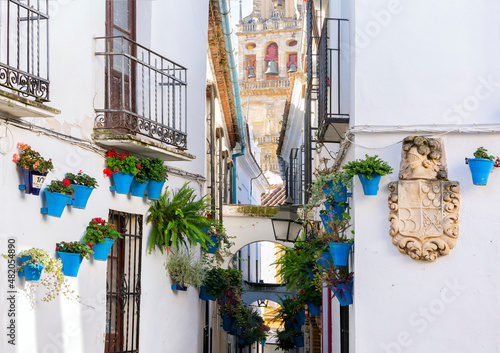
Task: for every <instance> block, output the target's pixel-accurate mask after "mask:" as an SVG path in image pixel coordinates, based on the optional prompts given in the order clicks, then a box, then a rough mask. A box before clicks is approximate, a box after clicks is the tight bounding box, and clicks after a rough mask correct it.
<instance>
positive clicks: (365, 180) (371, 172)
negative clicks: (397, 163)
mask: <svg viewBox="0 0 500 353" xmlns="http://www.w3.org/2000/svg"><path fill="white" fill-rule="evenodd" d="M365 157H366V158H365V159H357V160H355V161H350V162H349V163H347V164H346V165H344V166H343V167H342V168H344V169H345V170H346V171H347V173H348V174H349V176H350V177H351V178H352V177H354V175H356V174H357V175H358V177H359V180H360V181H361V185H362V186H363V191H364V193H365V195H377V192H378V184H379V183H380V177H381V176H383V175H387V174H391V173H392V167H391V166H390V165H389V164H387V162H385V161H383V160H382V159H380V158H378V156H377V155H375V156H372V157H370V156H368V155H365Z"/></svg>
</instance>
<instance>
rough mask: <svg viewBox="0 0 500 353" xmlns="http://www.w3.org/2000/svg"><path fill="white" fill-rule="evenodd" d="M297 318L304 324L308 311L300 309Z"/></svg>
mask: <svg viewBox="0 0 500 353" xmlns="http://www.w3.org/2000/svg"><path fill="white" fill-rule="evenodd" d="M296 318H297V321H298V322H299V323H300V324H301V325H303V324H304V323H305V322H306V311H305V310H301V311H299V315H297V316H296Z"/></svg>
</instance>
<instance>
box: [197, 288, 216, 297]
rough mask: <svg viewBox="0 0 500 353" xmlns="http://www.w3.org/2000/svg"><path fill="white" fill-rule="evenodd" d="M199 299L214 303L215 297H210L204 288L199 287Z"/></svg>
mask: <svg viewBox="0 0 500 353" xmlns="http://www.w3.org/2000/svg"><path fill="white" fill-rule="evenodd" d="M199 297H200V299H201V300H205V301H209V300H212V301H215V297H213V296H212V295H210V294H209V293H208V292H207V291H206V289H205V286H201V287H200V296H199Z"/></svg>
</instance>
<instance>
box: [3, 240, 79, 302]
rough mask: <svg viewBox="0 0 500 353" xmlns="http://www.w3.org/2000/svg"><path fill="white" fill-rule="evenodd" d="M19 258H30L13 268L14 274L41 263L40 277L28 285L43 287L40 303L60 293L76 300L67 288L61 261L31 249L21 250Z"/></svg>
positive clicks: (40, 250) (13, 256) (7, 256)
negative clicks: (37, 280) (43, 293)
mask: <svg viewBox="0 0 500 353" xmlns="http://www.w3.org/2000/svg"><path fill="white" fill-rule="evenodd" d="M1 256H2V257H3V258H6V259H7V258H9V259H14V258H15V257H16V255H14V254H9V255H4V254H2V255H1ZM17 256H18V257H19V258H20V257H21V256H30V257H31V259H30V260H28V261H26V262H22V263H21V265H19V266H17V267H16V268H15V270H16V272H19V271H23V268H24V266H25V265H32V264H35V265H36V264H38V263H39V262H40V261H41V262H42V263H43V272H44V274H42V276H41V277H40V281H39V282H33V281H30V282H29V285H30V286H32V287H34V288H37V287H38V286H40V285H41V286H43V287H45V290H46V292H45V295H44V296H43V297H42V299H41V300H42V301H44V302H50V301H51V300H53V299H55V298H56V297H57V296H58V295H59V294H60V293H62V294H63V295H64V296H65V297H67V298H69V299H72V298H76V299H78V296H76V297H75V296H74V295H73V294H74V291H73V290H72V289H71V288H70V287H69V283H68V280H67V279H66V277H64V274H63V273H62V262H61V260H56V259H55V258H54V257H53V256H52V255H50V254H49V252H48V251H47V250H44V249H39V248H31V249H28V250H23V251H22V252H21V253H19V254H18V255H17Z"/></svg>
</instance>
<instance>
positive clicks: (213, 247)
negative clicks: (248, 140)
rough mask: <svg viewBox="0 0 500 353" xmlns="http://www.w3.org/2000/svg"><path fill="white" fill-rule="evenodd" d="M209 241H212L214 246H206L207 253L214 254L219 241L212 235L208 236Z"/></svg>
mask: <svg viewBox="0 0 500 353" xmlns="http://www.w3.org/2000/svg"><path fill="white" fill-rule="evenodd" d="M210 240H212V243H214V245H210V244H207V247H208V253H209V254H215V253H216V252H217V249H218V248H219V240H218V239H217V235H215V234H212V235H211V236H210Z"/></svg>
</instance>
